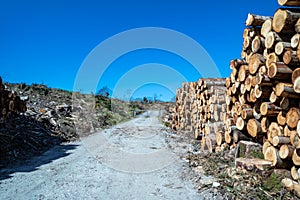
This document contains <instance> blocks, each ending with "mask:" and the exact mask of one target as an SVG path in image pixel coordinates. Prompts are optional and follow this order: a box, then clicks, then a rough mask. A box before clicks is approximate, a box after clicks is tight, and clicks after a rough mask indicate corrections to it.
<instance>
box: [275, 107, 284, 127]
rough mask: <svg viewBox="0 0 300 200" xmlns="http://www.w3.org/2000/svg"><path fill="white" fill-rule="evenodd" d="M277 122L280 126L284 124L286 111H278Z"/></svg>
mask: <svg viewBox="0 0 300 200" xmlns="http://www.w3.org/2000/svg"><path fill="white" fill-rule="evenodd" d="M277 123H278V124H279V125H281V126H284V125H285V124H286V113H285V112H284V111H280V112H279V113H278V115H277Z"/></svg>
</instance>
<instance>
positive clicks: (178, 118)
mask: <svg viewBox="0 0 300 200" xmlns="http://www.w3.org/2000/svg"><path fill="white" fill-rule="evenodd" d="M225 90H226V88H225V79H221V78H212V79H209V78H205V79H199V80H198V81H197V82H191V83H183V84H182V88H180V89H178V90H177V93H176V104H175V108H174V113H175V114H174V116H173V121H172V127H173V129H175V130H185V131H189V132H190V133H192V134H194V136H195V138H196V139H201V144H202V145H201V147H202V149H208V150H209V151H211V152H212V151H213V150H214V149H215V147H216V144H217V142H216V134H215V133H216V132H224V122H223V121H224V118H225V117H226V104H225V93H226V91H225Z"/></svg>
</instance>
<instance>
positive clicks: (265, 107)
mask: <svg viewBox="0 0 300 200" xmlns="http://www.w3.org/2000/svg"><path fill="white" fill-rule="evenodd" d="M280 111H282V108H281V107H278V106H276V105H274V104H272V103H269V102H263V103H262V104H261V106H260V113H261V114H262V115H263V116H277V115H278V114H279V112H280Z"/></svg>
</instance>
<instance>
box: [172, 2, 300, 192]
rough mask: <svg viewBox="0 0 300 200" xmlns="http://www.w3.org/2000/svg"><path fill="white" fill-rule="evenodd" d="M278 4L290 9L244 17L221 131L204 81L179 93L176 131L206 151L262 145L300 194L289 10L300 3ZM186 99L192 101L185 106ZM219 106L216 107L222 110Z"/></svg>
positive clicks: (298, 89)
mask: <svg viewBox="0 0 300 200" xmlns="http://www.w3.org/2000/svg"><path fill="white" fill-rule="evenodd" d="M278 3H279V4H280V5H281V6H289V7H282V8H279V9H278V10H277V11H276V12H275V13H274V16H260V15H255V14H248V17H247V20H246V28H245V30H244V32H243V39H244V42H243V45H242V47H243V48H242V52H241V58H240V59H235V60H232V61H231V62H230V68H231V70H232V71H231V74H230V77H228V78H226V81H225V85H226V97H225V102H226V114H224V116H221V117H220V119H221V118H222V119H221V120H223V122H222V123H221V122H220V121H218V120H216V121H213V122H214V123H215V124H216V123H219V124H220V127H225V129H224V130H222V128H221V129H220V130H219V129H216V130H212V126H211V123H209V122H211V119H212V115H214V114H212V112H211V111H212V110H211V109H210V106H211V105H212V104H213V103H212V102H214V99H213V98H211V97H209V95H211V94H210V92H212V91H210V92H209V88H207V90H202V89H201V87H202V83H203V81H202V80H199V81H198V82H196V83H190V87H189V84H188V83H185V85H184V86H185V87H183V88H182V89H179V90H178V91H177V99H176V100H177V101H176V108H175V113H178V115H177V118H176V117H175V119H174V121H175V123H174V128H176V129H178V128H180V129H185V128H188V129H190V128H191V126H192V127H193V128H195V130H194V132H195V136H196V137H197V138H199V137H202V142H201V144H202V146H205V145H204V144H206V146H211V147H210V150H211V149H214V148H213V147H214V144H217V146H216V148H215V150H216V151H222V150H223V149H224V148H225V147H235V146H236V145H237V144H238V143H239V141H242V140H243V141H244V140H246V141H251V142H255V143H258V144H260V145H262V152H263V155H264V158H265V160H267V161H269V162H271V165H272V166H273V167H274V168H284V169H288V170H290V174H291V177H292V178H293V180H290V179H288V178H287V179H284V180H283V181H282V183H283V184H284V185H285V186H286V187H287V188H288V189H289V190H295V193H296V194H300V184H299V182H300V44H299V43H300V10H299V9H298V10H297V9H296V8H291V7H292V6H295V7H297V8H300V1H299V0H278ZM204 82H205V81H204ZM189 92H191V93H189ZM221 94H222V93H221ZM207 95H208V96H207ZM218 98H220V96H219V97H218ZM203 99H204V100H205V101H202V100H203ZM187 100H189V101H190V100H195V101H194V102H192V103H191V102H189V104H188V105H187V103H186V102H185V101H187ZM220 103H221V102H220ZM222 106H223V105H222V103H221V104H219V105H216V107H218V109H220V110H221V111H223V107H222ZM186 118H189V119H186ZM176 120H179V121H181V122H189V120H190V121H191V122H192V124H189V125H191V126H186V125H187V124H186V123H179V121H178V123H177V122H176ZM224 125H225V126H224ZM211 133H213V134H211ZM207 144H209V145H207ZM299 196H300V195H299Z"/></svg>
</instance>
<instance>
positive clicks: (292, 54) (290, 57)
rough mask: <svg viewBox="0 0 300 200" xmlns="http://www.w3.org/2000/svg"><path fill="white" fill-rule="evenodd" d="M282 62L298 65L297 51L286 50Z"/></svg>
mask: <svg viewBox="0 0 300 200" xmlns="http://www.w3.org/2000/svg"><path fill="white" fill-rule="evenodd" d="M283 62H284V63H285V64H286V65H289V66H297V65H299V59H298V56H297V51H293V50H292V49H288V50H286V51H285V52H284V54H283Z"/></svg>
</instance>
